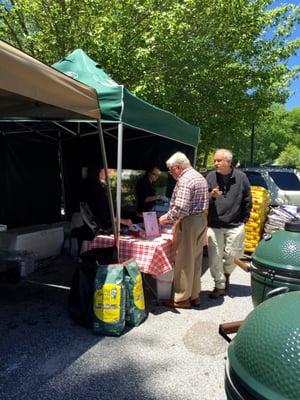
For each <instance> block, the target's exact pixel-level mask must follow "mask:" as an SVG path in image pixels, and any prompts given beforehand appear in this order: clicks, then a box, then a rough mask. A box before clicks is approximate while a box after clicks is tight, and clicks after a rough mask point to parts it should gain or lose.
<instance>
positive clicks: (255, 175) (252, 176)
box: [244, 171, 268, 189]
mask: <svg viewBox="0 0 300 400" xmlns="http://www.w3.org/2000/svg"><path fill="white" fill-rule="evenodd" d="M244 172H245V174H246V175H247V177H248V179H249V182H250V185H251V186H262V187H264V188H265V189H268V186H267V183H266V181H265V180H264V178H263V177H262V176H261V174H260V173H259V172H254V171H244Z"/></svg>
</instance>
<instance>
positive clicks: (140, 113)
mask: <svg viewBox="0 0 300 400" xmlns="http://www.w3.org/2000/svg"><path fill="white" fill-rule="evenodd" d="M53 67H54V68H56V69H58V70H59V71H61V72H64V73H65V74H66V75H69V76H71V77H73V78H75V79H76V80H78V81H80V82H84V83H86V84H87V85H89V86H91V87H93V88H95V89H96V91H97V94H98V99H99V103H100V109H101V116H102V122H122V123H124V124H125V125H127V126H129V127H132V128H135V129H138V130H142V131H146V132H150V133H152V134H155V135H159V136H162V137H165V138H168V139H171V140H175V141H177V142H181V143H183V144H186V145H189V146H193V147H197V145H198V142H199V132H200V129H199V128H198V127H196V126H193V125H190V124H188V123H187V122H185V121H183V120H182V119H180V118H178V117H176V116H175V115H174V114H171V113H170V112H167V111H164V110H162V109H160V108H158V107H155V106H153V105H151V104H149V103H147V102H145V101H143V100H142V99H140V98H138V97H136V96H135V95H134V94H132V93H131V92H130V91H129V90H127V89H126V88H124V86H123V85H119V84H117V83H116V82H115V81H113V80H112V78H111V77H110V76H109V75H107V74H106V73H105V72H104V71H103V70H102V69H101V67H100V65H99V64H97V63H96V62H95V61H93V60H92V59H91V58H90V57H88V56H87V55H86V54H85V52H84V51H83V50H81V49H77V50H75V51H73V52H72V53H71V54H69V55H68V56H66V57H65V58H63V59H62V60H60V61H59V62H57V63H55V64H54V65H53Z"/></svg>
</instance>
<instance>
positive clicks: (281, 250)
mask: <svg viewBox="0 0 300 400" xmlns="http://www.w3.org/2000/svg"><path fill="white" fill-rule="evenodd" d="M250 272H251V290H252V302H253V305H254V306H257V305H258V304H260V303H261V302H263V301H264V300H266V298H268V297H271V296H273V295H274V294H277V293H283V292H288V291H297V290H300V221H293V222H289V223H286V225H285V230H281V231H277V232H274V233H272V234H269V235H266V236H265V238H264V239H262V240H261V241H260V243H259V245H258V246H257V248H256V250H255V252H254V253H253V256H252V266H251V268H250ZM299 400H300V398H299Z"/></svg>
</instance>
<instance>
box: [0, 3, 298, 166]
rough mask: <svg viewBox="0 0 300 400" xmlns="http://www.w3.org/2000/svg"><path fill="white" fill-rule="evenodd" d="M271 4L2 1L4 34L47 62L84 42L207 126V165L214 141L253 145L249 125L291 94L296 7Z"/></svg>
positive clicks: (135, 84) (131, 82)
mask: <svg viewBox="0 0 300 400" xmlns="http://www.w3.org/2000/svg"><path fill="white" fill-rule="evenodd" d="M272 3H273V1H272V0H214V1H212V2H208V1H206V0H143V1H142V0H82V1H80V2H79V1H75V0H13V1H9V0H2V2H1V4H0V34H1V36H2V37H4V38H5V39H7V40H9V41H10V42H12V43H14V44H15V45H16V46H17V47H19V48H20V49H22V50H24V51H26V52H29V53H30V54H32V55H33V56H35V57H37V58H39V59H41V60H43V61H45V62H47V63H50V64H51V63H53V62H55V61H57V60H58V59H60V58H62V57H63V56H65V55H66V54H67V53H69V52H71V51H72V50H74V49H75V48H78V47H81V48H83V49H84V50H85V51H86V52H87V53H88V54H89V55H90V56H91V57H92V58H94V59H95V60H98V61H99V62H100V63H101V66H102V67H103V68H105V69H106V71H107V72H108V73H109V74H111V75H112V77H113V79H115V80H116V81H118V82H120V83H124V84H125V85H126V86H127V87H128V88H129V89H130V90H132V91H133V92H135V93H136V94H137V95H138V96H141V97H143V98H144V99H145V100H147V101H149V102H152V103H153V104H156V105H157V106H160V107H163V108H165V109H167V110H169V111H171V112H174V113H175V114H177V115H178V116H180V117H182V118H184V119H186V120H187V121H189V122H190V123H193V124H195V125H198V126H200V127H201V131H202V138H201V143H200V147H199V149H200V150H199V162H201V163H205V162H206V160H207V155H208V153H209V151H210V150H212V149H213V148H216V147H230V148H232V150H233V151H234V152H235V153H241V152H243V151H245V149H248V148H249V141H250V139H249V138H250V134H251V126H252V124H253V123H255V124H258V122H259V120H260V118H261V117H262V116H264V115H265V114H266V113H267V112H268V111H269V109H270V106H271V104H272V103H274V102H279V103H283V102H284V101H285V100H286V98H287V97H288V89H287V88H288V84H289V82H290V80H291V79H293V77H294V76H295V74H297V68H295V69H293V70H290V69H289V67H288V66H287V61H288V59H289V57H290V56H291V55H292V54H294V53H295V51H296V49H297V48H299V47H300V39H297V40H291V39H289V36H290V33H291V32H292V30H293V27H294V25H295V23H296V21H297V18H298V17H299V7H295V6H293V5H284V6H281V7H276V8H274V9H270V8H268V7H269V6H271V5H272ZM241 149H243V150H242V151H241ZM201 160H202V161H201Z"/></svg>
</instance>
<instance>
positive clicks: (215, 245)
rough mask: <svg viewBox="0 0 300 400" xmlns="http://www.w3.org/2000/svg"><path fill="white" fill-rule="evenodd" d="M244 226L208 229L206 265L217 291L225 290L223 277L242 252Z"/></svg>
mask: <svg viewBox="0 0 300 400" xmlns="http://www.w3.org/2000/svg"><path fill="white" fill-rule="evenodd" d="M244 239H245V226H244V224H242V225H240V226H237V227H236V228H231V229H227V228H208V229H207V245H208V248H207V249H208V265H209V269H210V273H211V276H212V277H213V279H214V281H215V287H216V288H217V289H224V288H225V275H224V273H226V274H231V273H232V271H233V270H234V269H235V267H236V265H235V264H234V263H233V259H234V258H235V257H240V256H241V255H242V254H243V252H244Z"/></svg>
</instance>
